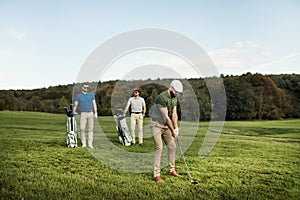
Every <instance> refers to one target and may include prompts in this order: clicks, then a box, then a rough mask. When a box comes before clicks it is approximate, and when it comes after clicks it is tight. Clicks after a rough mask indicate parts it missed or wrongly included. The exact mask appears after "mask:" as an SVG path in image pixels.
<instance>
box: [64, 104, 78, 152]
mask: <svg viewBox="0 0 300 200" xmlns="http://www.w3.org/2000/svg"><path fill="white" fill-rule="evenodd" d="M73 107H74V104H70V109H68V108H66V107H64V110H65V111H66V114H67V146H68V148H74V147H77V127H76V119H75V115H74V114H73V111H72V110H73Z"/></svg>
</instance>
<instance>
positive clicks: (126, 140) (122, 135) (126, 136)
mask: <svg viewBox="0 0 300 200" xmlns="http://www.w3.org/2000/svg"><path fill="white" fill-rule="evenodd" d="M114 119H115V121H116V124H117V125H116V128H117V131H118V136H119V142H120V143H121V144H122V145H124V146H130V145H131V141H132V138H131V134H130V131H129V130H128V126H127V122H126V116H123V110H122V109H118V111H117V113H116V115H114Z"/></svg>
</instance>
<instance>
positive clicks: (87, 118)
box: [80, 112, 94, 147]
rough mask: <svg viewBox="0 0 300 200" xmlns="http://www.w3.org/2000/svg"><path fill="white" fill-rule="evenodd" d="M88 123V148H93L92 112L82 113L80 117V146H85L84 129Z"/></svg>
mask: <svg viewBox="0 0 300 200" xmlns="http://www.w3.org/2000/svg"><path fill="white" fill-rule="evenodd" d="M86 123H88V146H89V147H92V146H93V129H94V114H93V112H82V113H81V115H80V137H81V142H82V146H83V147H85V146H86V139H85V127H86Z"/></svg>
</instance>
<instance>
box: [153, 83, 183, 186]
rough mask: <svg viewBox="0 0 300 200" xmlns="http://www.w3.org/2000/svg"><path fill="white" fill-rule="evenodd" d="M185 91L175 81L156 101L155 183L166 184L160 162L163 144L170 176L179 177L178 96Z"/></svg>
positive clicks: (154, 110)
mask: <svg viewBox="0 0 300 200" xmlns="http://www.w3.org/2000/svg"><path fill="white" fill-rule="evenodd" d="M182 91H183V86H182V83H181V82H180V81H179V80H173V81H172V82H171V83H170V86H169V88H168V89H167V90H166V91H164V92H162V93H160V94H159V95H158V96H157V97H156V99H155V105H154V107H153V110H152V113H151V123H150V130H151V134H152V136H153V142H154V165H153V167H154V171H153V173H154V178H153V180H154V181H155V182H164V180H163V179H162V178H161V176H160V160H161V154H162V150H163V144H162V140H163V141H164V143H165V144H166V145H167V148H168V163H169V164H168V167H169V173H168V174H169V175H170V176H174V177H178V176H179V174H178V173H177V172H176V171H175V156H176V143H175V140H174V138H176V137H177V136H178V133H179V130H178V115H177V109H176V105H177V94H178V93H181V92H182Z"/></svg>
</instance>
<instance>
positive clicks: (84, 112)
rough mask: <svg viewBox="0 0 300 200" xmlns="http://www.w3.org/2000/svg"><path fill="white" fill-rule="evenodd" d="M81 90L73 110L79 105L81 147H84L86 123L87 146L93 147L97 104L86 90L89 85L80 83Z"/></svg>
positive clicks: (92, 95) (93, 96)
mask: <svg viewBox="0 0 300 200" xmlns="http://www.w3.org/2000/svg"><path fill="white" fill-rule="evenodd" d="M81 89H82V92H81V93H79V94H77V95H76V98H75V102H74V104H75V105H74V108H73V112H76V110H77V108H78V105H79V112H80V137H81V142H82V147H86V139H85V127H86V123H88V143H87V145H88V147H90V148H94V147H93V129H94V117H95V118H97V116H98V114H97V105H96V100H95V95H94V94H92V93H90V92H88V89H89V85H88V84H87V83H84V84H83V85H82V88H81Z"/></svg>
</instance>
